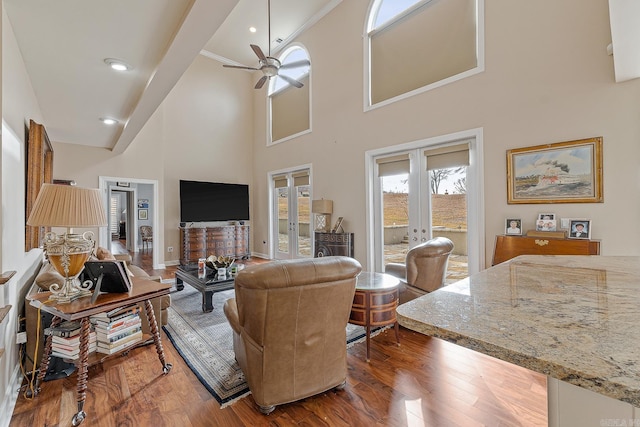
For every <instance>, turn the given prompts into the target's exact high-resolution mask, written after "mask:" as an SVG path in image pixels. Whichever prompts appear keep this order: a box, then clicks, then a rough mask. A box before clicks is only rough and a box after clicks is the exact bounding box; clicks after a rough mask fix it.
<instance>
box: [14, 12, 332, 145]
mask: <svg viewBox="0 0 640 427" xmlns="http://www.w3.org/2000/svg"><path fill="white" fill-rule="evenodd" d="M340 1H342V0H304V1H300V0H271V40H272V45H271V53H272V54H273V55H274V56H275V55H276V54H277V51H278V47H282V46H284V45H286V44H287V43H288V42H289V41H290V40H291V39H292V38H293V37H295V36H296V35H297V34H299V33H300V32H301V31H304V29H306V28H308V27H309V26H310V25H313V23H315V22H316V21H317V20H319V19H320V18H321V17H322V16H324V15H325V14H326V13H328V12H329V11H330V10H331V9H333V8H334V7H335V6H336V5H337V4H339V3H340ZM267 3H268V2H267V0H215V1H214V0H135V1H131V0H109V1H102V2H95V1H87V0H56V1H51V0H3V5H4V9H5V11H6V13H7V16H8V18H9V22H10V23H11V26H12V29H13V32H14V34H15V37H16V40H17V43H18V47H19V49H20V52H21V54H22V57H23V60H24V63H25V65H26V70H27V73H28V74H29V77H30V80H31V84H32V86H33V90H34V92H35V96H36V98H37V101H38V104H39V106H40V109H41V111H42V115H43V124H44V125H45V127H46V129H47V133H48V135H49V138H50V139H51V140H52V141H55V142H63V143H69V144H79V145H88V146H93V147H101V148H107V149H110V150H113V151H114V152H123V151H124V150H125V149H126V147H127V146H128V145H129V144H130V143H131V141H132V140H133V139H134V138H135V136H136V135H137V134H138V132H139V131H140V130H141V129H142V127H143V126H144V124H145V123H146V121H147V120H148V119H149V117H150V116H151V115H152V114H153V112H154V111H155V110H156V109H157V107H158V106H159V105H160V103H161V102H162V101H163V100H164V98H165V96H166V95H167V94H168V93H169V92H170V91H171V89H172V88H173V86H174V85H175V83H176V82H177V81H178V79H179V78H180V76H182V74H183V73H184V71H185V70H186V69H187V68H188V67H189V65H190V64H191V63H192V62H193V60H194V59H195V57H196V56H197V55H198V54H200V53H202V54H203V55H205V56H208V57H211V58H214V59H217V60H219V61H221V62H223V63H228V64H243V65H249V66H256V65H257V58H256V57H255V54H254V53H253V51H252V50H251V49H250V47H249V44H258V45H259V46H260V47H261V48H262V49H263V51H264V52H265V53H267V52H268V46H267V38H268V37H267V33H268V31H267V21H268V19H267V16H268V15H267V10H268V8H267ZM251 26H253V27H256V29H257V31H256V32H255V33H251V32H249V27H251ZM277 39H280V40H282V42H280V43H278V42H276V41H275V40H277ZM106 58H116V59H120V60H122V61H124V62H126V63H127V64H129V65H130V66H132V69H131V70H130V71H125V72H118V71H114V70H112V69H111V68H109V67H108V66H107V65H106V64H105V62H104V60H105V59H106ZM230 72H242V71H237V70H236V71H230ZM100 118H113V119H116V120H117V121H118V123H117V124H116V125H113V126H108V125H105V124H104V123H102V122H101V121H100Z"/></svg>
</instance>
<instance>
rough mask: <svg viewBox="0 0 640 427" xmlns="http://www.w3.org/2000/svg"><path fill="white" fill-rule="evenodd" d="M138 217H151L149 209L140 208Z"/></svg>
mask: <svg viewBox="0 0 640 427" xmlns="http://www.w3.org/2000/svg"><path fill="white" fill-rule="evenodd" d="M138 219H149V209H138Z"/></svg>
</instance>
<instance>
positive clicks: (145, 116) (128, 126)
mask: <svg viewBox="0 0 640 427" xmlns="http://www.w3.org/2000/svg"><path fill="white" fill-rule="evenodd" d="M238 1H239V0H216V1H211V0H194V1H193V5H192V6H191V9H190V10H189V12H188V13H187V15H186V16H185V18H184V21H183V23H182V25H181V26H180V29H179V30H178V32H177V33H176V35H175V37H174V38H173V41H172V42H171V45H170V46H169V48H168V49H167V52H166V54H165V55H164V57H163V58H162V60H161V61H160V63H159V65H158V68H157V69H156V71H155V72H154V73H153V74H152V76H151V78H150V79H149V81H148V83H147V86H146V88H145V90H144V92H143V93H142V96H141V97H140V99H139V100H138V103H137V104H136V106H135V107H134V111H133V113H132V114H131V117H130V118H129V120H128V121H127V123H125V125H124V128H123V130H122V133H121V134H120V136H119V137H118V139H117V141H116V142H115V144H114V146H113V148H112V151H113V152H114V153H122V152H124V151H125V150H126V149H127V147H128V146H129V145H130V144H131V142H132V141H133V139H134V138H135V137H136V135H138V133H139V132H140V130H142V128H143V127H144V125H145V124H146V123H147V120H149V118H150V117H151V115H152V114H153V113H154V112H155V111H156V109H157V108H158V106H159V105H160V104H161V103H162V101H163V100H164V99H165V97H166V96H167V95H168V94H169V92H170V91H171V89H172V88H173V87H174V86H175V85H176V83H177V82H178V80H179V79H180V77H181V76H182V74H184V72H185V71H186V70H187V68H188V67H189V66H190V65H191V64H192V63H193V61H194V59H195V58H196V56H197V55H198V54H199V53H200V50H201V49H202V48H203V46H204V45H205V44H206V43H207V42H208V41H209V39H211V37H212V36H213V34H214V33H215V32H216V30H217V29H218V28H219V27H220V25H221V24H222V23H223V22H224V20H225V19H226V18H227V16H228V15H229V13H231V11H232V10H233V8H234V7H235V6H236V4H237V3H238Z"/></svg>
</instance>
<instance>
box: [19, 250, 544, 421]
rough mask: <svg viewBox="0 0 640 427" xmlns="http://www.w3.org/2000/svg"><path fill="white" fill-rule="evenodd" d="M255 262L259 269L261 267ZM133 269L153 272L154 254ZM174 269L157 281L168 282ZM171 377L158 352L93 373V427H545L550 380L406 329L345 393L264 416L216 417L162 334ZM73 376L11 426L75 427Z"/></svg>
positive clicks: (245, 407)
mask: <svg viewBox="0 0 640 427" xmlns="http://www.w3.org/2000/svg"><path fill="white" fill-rule="evenodd" d="M256 261H257V260H256ZM134 263H135V264H137V265H139V266H141V267H143V268H145V270H147V269H148V268H150V266H151V261H150V255H148V254H147V255H145V254H137V255H136V256H135V257H134ZM173 271H175V267H171V268H167V269H166V270H162V271H155V272H151V271H150V273H153V274H161V275H162V276H163V277H166V278H172V277H173ZM162 339H163V346H164V349H165V353H166V358H167V360H168V361H170V362H171V363H173V369H172V370H171V372H170V373H169V374H168V375H166V376H165V375H162V373H161V365H160V362H159V361H158V358H157V354H156V352H155V349H154V347H153V346H148V347H142V348H138V349H134V350H132V351H130V352H129V353H128V355H126V356H121V357H115V358H113V359H111V360H108V361H106V362H105V363H103V364H102V365H97V366H94V367H92V368H91V369H90V370H89V387H88V391H87V402H86V404H85V411H86V413H87V420H86V421H85V422H84V425H87V426H154V427H160V426H203V427H204V426H248V425H250V426H262V425H264V426H266V425H272V426H289V425H322V426H370V425H380V426H409V425H411V426H415V425H424V426H465V427H468V426H527V427H529V426H546V425H547V403H546V378H545V376H544V375H541V374H537V373H535V372H531V371H529V370H526V369H524V368H520V367H518V366H514V365H511V364H508V363H506V362H502V361H500V360H497V359H493V358H491V357H488V356H485V355H482V354H480V353H476V352H473V351H471V350H467V349H465V348H462V347H459V346H456V345H454V344H451V343H447V342H444V341H441V340H439V339H435V338H430V337H427V336H424V335H421V334H417V333H415V332H412V331H410V330H407V329H404V328H401V329H400V342H401V345H400V346H397V345H395V336H394V334H393V331H392V330H391V331H386V332H383V333H381V334H380V335H378V336H376V337H374V338H373V339H372V342H371V362H369V363H367V362H365V353H366V347H365V344H364V343H360V344H356V345H355V346H354V347H352V348H351V349H349V351H348V368H349V374H348V379H347V387H346V388H345V389H344V390H342V391H328V392H325V393H322V394H320V395H318V396H314V397H310V398H307V399H304V400H302V401H299V402H295V403H291V404H287V405H282V406H278V407H277V408H276V410H275V411H274V412H273V413H271V414H270V415H269V416H264V415H262V414H261V413H260V412H259V411H258V409H257V407H256V405H255V403H254V402H253V399H252V398H251V396H248V397H245V398H243V399H241V400H239V401H238V402H236V403H235V404H233V405H231V406H228V407H226V408H224V409H220V406H219V404H218V403H217V401H216V400H215V399H214V398H213V397H212V396H211V395H210V394H209V392H208V391H207V390H206V389H205V388H204V386H202V384H201V383H200V382H199V381H198V379H197V378H196V377H195V375H194V374H193V373H192V372H191V370H190V369H189V367H188V366H187V365H186V364H185V363H184V361H183V360H182V358H181V357H180V355H179V354H178V353H177V351H176V350H175V348H174V347H173V346H172V345H171V342H170V341H169V340H168V339H167V338H166V335H165V334H164V332H162ZM75 387H76V375H75V374H73V375H71V376H70V377H68V378H65V379H61V380H56V381H51V382H46V383H44V385H43V388H42V392H41V394H40V395H39V396H38V397H36V398H35V399H32V400H29V399H26V398H25V397H24V396H22V395H21V396H20V397H19V398H18V402H17V404H16V408H15V411H14V414H13V417H12V419H11V424H10V426H12V427H14V426H15V427H17V426H57V425H60V426H63V425H70V420H71V417H72V416H73V414H74V413H75V412H76V410H77V409H76V402H75Z"/></svg>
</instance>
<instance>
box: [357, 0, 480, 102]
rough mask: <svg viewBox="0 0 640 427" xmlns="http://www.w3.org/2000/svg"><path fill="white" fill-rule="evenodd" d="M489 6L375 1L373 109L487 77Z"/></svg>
mask: <svg viewBox="0 0 640 427" xmlns="http://www.w3.org/2000/svg"><path fill="white" fill-rule="evenodd" d="M483 5H484V0H446V1H443V0H373V1H372V4H371V8H370V15H369V20H368V25H367V36H368V37H367V40H368V45H367V49H366V50H365V54H366V55H368V61H367V64H368V67H369V73H368V77H369V99H368V106H374V105H376V104H378V105H383V104H385V103H388V102H392V101H393V100H396V99H398V98H400V97H404V96H408V95H413V94H415V93H421V92H423V91H426V90H429V89H432V88H434V87H438V86H441V85H443V84H446V83H450V82H452V81H455V80H458V79H461V78H464V77H467V76H469V75H473V74H476V73H478V72H481V71H482V70H483V69H484V65H483V64H484V59H483V56H484V54H483V46H482V42H481V40H483V28H484V27H483V22H482V21H483V13H482V10H483Z"/></svg>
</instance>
